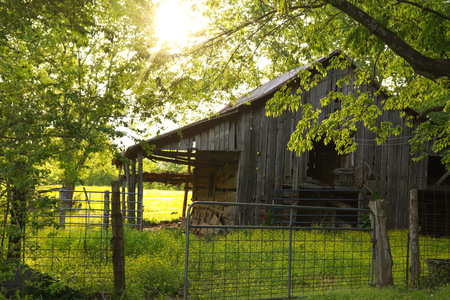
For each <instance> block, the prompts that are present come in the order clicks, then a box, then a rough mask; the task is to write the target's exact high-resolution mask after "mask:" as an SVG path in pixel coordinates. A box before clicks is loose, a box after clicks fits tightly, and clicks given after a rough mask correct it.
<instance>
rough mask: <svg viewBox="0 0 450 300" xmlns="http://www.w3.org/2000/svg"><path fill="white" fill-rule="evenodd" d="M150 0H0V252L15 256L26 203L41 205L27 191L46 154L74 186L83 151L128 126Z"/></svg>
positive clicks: (147, 37) (108, 142)
mask: <svg viewBox="0 0 450 300" xmlns="http://www.w3.org/2000/svg"><path fill="white" fill-rule="evenodd" d="M150 4H151V3H149V2H147V1H138V0H136V1H125V2H119V1H106V0H105V1H102V0H98V1H73V0H63V1H45V2H42V1H37V0H36V1H2V2H1V3H0V12H1V13H0V20H1V22H0V24H1V27H0V97H1V102H0V131H1V132H0V199H1V201H2V202H4V204H6V205H7V207H8V210H9V212H10V217H9V220H10V223H11V226H10V230H9V231H10V233H11V234H10V237H9V241H10V247H9V248H10V251H9V252H8V254H7V258H9V259H18V258H19V256H20V239H21V238H22V237H23V230H24V222H25V221H26V219H27V218H28V216H29V213H30V211H29V210H27V207H29V205H31V204H33V206H34V207H39V205H38V203H36V202H37V201H38V200H36V196H35V193H34V191H35V189H36V187H38V186H39V184H40V183H41V182H42V180H43V179H44V178H45V176H46V175H47V174H48V168H47V167H46V166H47V165H48V162H49V161H54V162H55V161H56V162H57V163H58V164H59V166H60V168H61V169H63V170H64V176H63V177H64V178H63V179H64V184H65V186H66V187H67V186H68V185H73V184H74V182H76V180H78V179H79V177H80V171H81V170H82V168H84V166H85V162H86V160H87V159H88V158H89V157H90V156H91V155H92V154H93V153H96V152H99V151H103V150H104V149H105V148H107V147H111V148H112V147H113V143H112V141H113V140H114V139H115V138H117V137H118V136H120V135H121V131H120V127H119V126H127V122H126V119H125V118H124V117H125V116H127V115H128V114H129V111H130V107H131V108H134V107H133V99H134V98H135V97H137V96H139V95H138V94H137V92H136V89H135V88H134V78H136V77H138V76H139V74H140V72H141V70H142V67H143V66H145V65H146V64H147V58H148V57H149V52H148V51H150V50H151V49H152V47H153V44H154V39H153V38H152V35H151V33H152V30H153V29H152V26H151V12H152V9H153V8H152V6H151V5H150ZM155 106H156V105H155ZM148 109H149V110H151V109H152V107H150V106H149V107H148ZM155 109H157V108H155ZM49 203H51V202H49ZM51 204H52V205H56V203H55V202H53V203H51ZM9 208H10V209H9ZM47 208H49V209H51V208H52V207H47ZM6 217H7V216H5V218H6Z"/></svg>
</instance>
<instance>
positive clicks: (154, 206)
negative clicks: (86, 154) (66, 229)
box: [42, 186, 192, 224]
mask: <svg viewBox="0 0 450 300" xmlns="http://www.w3.org/2000/svg"><path fill="white" fill-rule="evenodd" d="M51 188H55V186H51V187H43V188H42V189H51ZM108 190H109V191H110V188H109V187H108V186H89V187H86V192H85V191H84V190H83V188H82V187H77V188H76V189H75V193H74V196H73V199H74V201H75V202H74V203H75V204H74V208H73V209H72V210H70V211H68V212H67V213H66V222H72V223H87V222H90V223H101V222H102V220H103V209H104V205H105V204H104V192H105V191H108ZM184 194H185V192H184V191H183V190H181V191H177V190H156V189H151V190H144V198H143V209H144V214H143V219H144V224H145V223H148V222H150V223H160V222H163V221H178V220H179V218H180V217H181V216H182V210H183V202H184ZM47 195H51V196H53V197H59V193H58V192H55V191H53V192H51V193H48V194H47ZM191 198H192V193H191V192H189V194H188V197H187V199H188V202H187V206H188V205H189V204H190V203H192V201H191Z"/></svg>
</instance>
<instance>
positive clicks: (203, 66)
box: [165, 0, 450, 169]
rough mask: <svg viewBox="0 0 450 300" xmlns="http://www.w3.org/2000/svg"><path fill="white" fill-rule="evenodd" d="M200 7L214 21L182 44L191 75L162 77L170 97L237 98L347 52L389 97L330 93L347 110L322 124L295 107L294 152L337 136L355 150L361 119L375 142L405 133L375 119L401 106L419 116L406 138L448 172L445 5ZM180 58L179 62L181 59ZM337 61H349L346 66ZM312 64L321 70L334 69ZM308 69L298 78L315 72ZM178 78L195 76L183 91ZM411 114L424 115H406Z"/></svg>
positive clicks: (328, 1) (449, 77)
mask: <svg viewBox="0 0 450 300" xmlns="http://www.w3.org/2000/svg"><path fill="white" fill-rule="evenodd" d="M203 5H204V7H206V9H205V10H204V16H205V17H206V18H207V19H208V20H209V22H208V24H207V26H206V28H205V30H204V31H203V32H201V33H199V35H198V36H199V38H201V37H202V36H203V37H204V38H203V40H201V41H200V42H199V43H198V44H197V45H196V46H195V47H191V48H189V49H186V51H185V53H184V55H186V56H185V57H186V59H185V60H184V61H185V66H186V67H185V68H184V69H185V70H186V71H185V72H182V73H180V74H181V75H179V77H178V78H176V80H172V78H170V79H168V80H167V81H166V83H165V86H166V87H170V88H171V89H172V90H173V91H174V92H172V94H176V92H175V90H176V91H178V92H179V93H181V94H183V93H184V94H183V95H189V96H190V97H205V98H208V97H210V98H213V97H223V98H226V97H230V95H231V98H232V99H233V98H236V97H237V96H239V95H241V94H242V93H241V92H240V91H241V90H242V86H244V87H245V88H247V89H250V88H254V87H256V86H258V85H260V83H261V81H262V80H265V79H267V78H273V77H274V76H275V75H278V74H280V73H283V72H286V71H288V70H290V69H292V68H294V67H298V66H299V65H301V64H303V63H304V62H305V61H310V60H312V59H315V58H317V57H319V56H322V55H327V54H328V53H329V52H330V51H331V50H334V49H341V50H342V51H343V53H345V54H346V55H348V56H349V57H350V58H351V59H352V60H354V61H355V62H356V63H357V64H358V65H359V66H360V71H359V72H358V76H359V82H360V84H364V83H367V82H369V81H370V80H373V79H375V80H377V81H378V82H379V83H381V86H383V88H382V89H383V91H384V92H385V93H388V94H389V95H390V97H389V99H388V100H387V101H386V102H385V103H383V106H382V107H374V106H373V102H371V101H370V99H371V97H370V95H369V94H366V95H360V97H359V98H358V99H359V101H358V99H351V98H350V97H344V95H339V94H336V93H335V94H331V93H330V94H329V95H328V97H327V98H328V100H327V99H324V101H323V103H324V105H326V103H328V102H327V101H329V100H330V99H331V98H333V97H334V98H336V97H337V98H340V100H341V101H342V103H343V106H344V107H346V110H341V111H340V112H337V113H335V114H332V115H330V116H329V117H328V118H327V119H326V120H325V121H324V122H319V121H318V117H317V114H315V113H313V111H312V110H311V109H308V108H307V107H300V108H298V109H301V110H302V114H303V120H302V121H300V123H299V126H298V127H297V131H296V132H295V133H294V134H293V136H292V137H291V142H290V144H289V146H290V149H291V150H295V151H297V152H298V153H302V152H304V151H307V150H310V149H311V147H312V143H311V141H317V140H324V142H325V143H330V142H334V143H335V144H336V146H337V150H338V151H339V152H340V153H348V152H351V151H353V149H354V148H355V147H356V145H357V143H356V141H354V140H351V138H349V137H350V136H351V134H348V132H350V133H351V131H352V130H353V129H354V128H355V124H356V123H358V122H361V123H363V124H364V125H365V126H366V127H368V128H369V129H370V130H372V131H373V132H375V133H377V135H378V139H377V141H378V142H379V143H382V142H384V141H386V139H387V138H388V137H389V136H392V135H397V134H399V133H400V129H399V128H395V127H393V126H392V124H386V123H384V124H379V123H377V122H376V120H377V118H378V117H379V116H380V115H381V114H382V113H383V112H384V111H387V110H399V112H400V113H401V115H402V116H403V117H405V118H408V119H409V121H410V125H411V126H412V123H413V121H414V120H415V121H417V122H416V125H415V126H416V127H415V130H414V135H413V136H412V137H411V141H410V142H411V146H412V150H413V152H414V153H415V154H416V157H417V158H421V157H424V156H425V155H428V154H430V153H437V154H440V155H441V156H442V157H443V162H444V163H445V165H446V167H447V169H450V150H449V147H450V134H449V130H450V117H449V113H448V112H449V109H450V100H449V99H450V97H449V96H450V92H449V90H450V58H449V57H448V49H450V47H449V46H450V39H449V37H450V35H449V27H450V8H449V6H448V3H447V1H444V0H433V1H419V0H412V1H406V0H389V1H383V2H380V1H374V0H364V1H363V0H352V1H346V0H298V1H284V0H283V1H280V0H273V1H270V0H267V1H265V0H247V1H235V0H229V1H216V0H206V1H205V2H204V3H203ZM180 57H183V56H182V55H180V56H178V57H177V62H180V61H183V60H182V59H180ZM187 58H189V59H187ZM187 66H189V68H187ZM333 67H334V68H340V67H343V66H342V62H341V64H339V63H338V62H336V63H335V64H334V65H333ZM315 68H316V69H317V71H318V72H319V75H318V76H324V75H325V74H326V72H327V71H328V70H326V69H324V68H321V67H320V66H315ZM180 69H182V70H183V68H180ZM307 75H308V74H303V75H302V76H304V78H309V77H308V76H307ZM199 78H201V80H200V79H199ZM179 82H189V87H190V88H191V90H190V91H186V90H185V89H184V87H183V86H181V85H179V84H178V85H177V84H176V83H179ZM242 83H244V85H242ZM311 84H314V81H313V82H310V81H305V85H304V88H310V87H311ZM192 90H193V91H194V92H193V91H192ZM363 99H369V100H368V101H362V100H363ZM276 101H277V103H274V102H273V101H272V102H269V104H268V107H267V108H268V113H269V114H272V115H278V114H280V113H281V112H282V110H284V109H288V108H289V106H290V104H291V101H295V99H293V98H292V97H290V96H289V95H288V94H284V95H278V97H276ZM369 108H370V109H369ZM296 109H297V108H296ZM412 110H413V111H416V112H418V113H417V114H406V113H405V112H407V111H408V112H410V111H412ZM368 111H370V112H371V113H370V114H369V113H367V112H368ZM314 112H317V110H316V111H314ZM417 123H418V124H417ZM429 145H431V147H430V146H429Z"/></svg>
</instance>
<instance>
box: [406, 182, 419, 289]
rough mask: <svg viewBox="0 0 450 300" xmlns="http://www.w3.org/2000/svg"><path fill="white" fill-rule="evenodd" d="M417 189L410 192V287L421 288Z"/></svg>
mask: <svg viewBox="0 0 450 300" xmlns="http://www.w3.org/2000/svg"><path fill="white" fill-rule="evenodd" d="M418 198H419V197H418V192H417V190H416V189H413V190H411V191H410V199H409V237H410V238H409V241H410V242H409V253H410V257H411V266H410V267H409V272H410V275H411V277H410V278H411V281H410V286H411V287H418V286H419V274H420V260H419V256H420V255H419V204H418V203H419V201H418Z"/></svg>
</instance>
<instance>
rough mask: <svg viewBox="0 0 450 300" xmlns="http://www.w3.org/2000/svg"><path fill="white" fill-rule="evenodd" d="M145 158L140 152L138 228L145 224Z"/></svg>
mask: <svg viewBox="0 0 450 300" xmlns="http://www.w3.org/2000/svg"><path fill="white" fill-rule="evenodd" d="M143 164H144V163H143V159H142V154H141V153H140V152H139V153H138V174H137V175H138V185H137V186H138V187H137V188H138V198H137V223H138V224H137V225H138V228H142V224H143V207H142V203H143V200H144V183H143V178H142V176H143V174H142V173H143V172H144V165H143Z"/></svg>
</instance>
